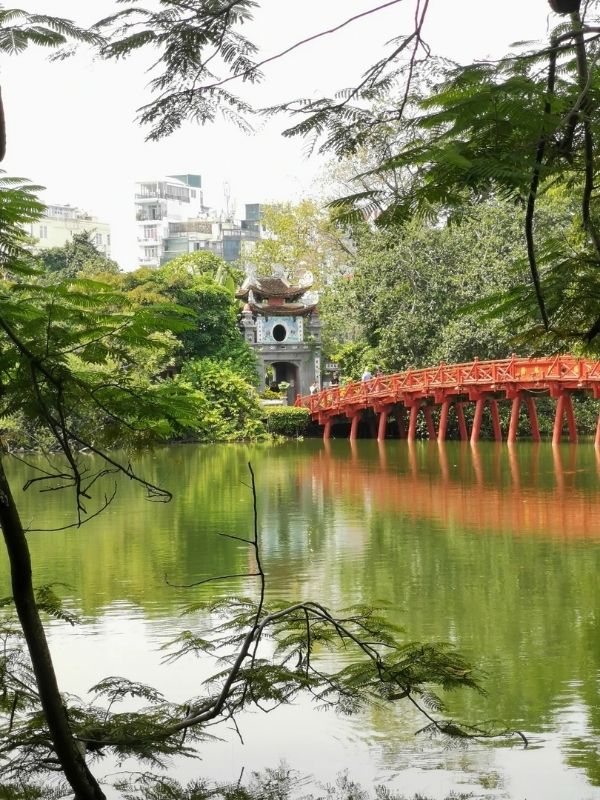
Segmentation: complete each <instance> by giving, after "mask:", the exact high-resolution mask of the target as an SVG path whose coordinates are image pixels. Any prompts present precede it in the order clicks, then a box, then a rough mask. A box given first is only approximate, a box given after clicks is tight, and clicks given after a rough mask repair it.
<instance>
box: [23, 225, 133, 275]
mask: <svg viewBox="0 0 600 800" xmlns="http://www.w3.org/2000/svg"><path fill="white" fill-rule="evenodd" d="M38 258H39V259H40V261H41V262H42V264H43V266H44V269H46V270H47V271H48V272H53V273H60V276H61V277H64V278H74V277H76V276H77V275H79V276H80V277H81V276H83V275H88V276H89V275H100V274H103V273H116V272H118V271H119V266H118V264H117V263H116V261H113V260H112V259H110V258H107V257H106V256H105V255H104V253H101V252H100V250H98V248H97V247H96V245H95V244H94V242H93V241H92V234H91V233H90V232H88V231H84V232H82V233H75V234H73V238H72V240H71V241H70V242H67V243H66V244H64V245H63V246H62V247H50V248H47V249H45V250H41V251H40V252H39V254H38Z"/></svg>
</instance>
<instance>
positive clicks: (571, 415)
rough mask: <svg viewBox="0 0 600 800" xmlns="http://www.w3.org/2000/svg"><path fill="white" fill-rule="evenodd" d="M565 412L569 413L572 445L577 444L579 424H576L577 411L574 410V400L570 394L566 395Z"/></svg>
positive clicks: (568, 423) (568, 421) (568, 420)
mask: <svg viewBox="0 0 600 800" xmlns="http://www.w3.org/2000/svg"><path fill="white" fill-rule="evenodd" d="M565 411H566V412H567V426H568V428H569V441H570V442H571V444H577V424H576V422H575V411H574V410H573V398H572V396H571V395H570V394H569V393H567V394H566V395H565Z"/></svg>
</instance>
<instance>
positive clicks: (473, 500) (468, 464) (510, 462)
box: [310, 443, 600, 540]
mask: <svg viewBox="0 0 600 800" xmlns="http://www.w3.org/2000/svg"><path fill="white" fill-rule="evenodd" d="M377 447H378V462H375V463H374V462H373V460H372V459H370V458H364V457H363V455H364V451H363V452H362V453H361V451H360V449H359V447H358V446H357V445H356V444H354V445H353V447H352V454H351V456H350V458H351V466H350V465H349V463H348V455H347V453H346V454H344V453H343V451H341V450H340V451H339V454H336V453H335V450H334V449H332V447H331V445H330V444H328V443H326V447H325V449H324V451H322V452H320V453H318V454H316V455H315V457H314V458H313V460H312V462H311V463H310V470H311V472H312V476H313V478H315V479H317V480H318V481H319V482H320V483H321V484H322V486H323V489H324V492H325V494H326V495H327V494H332V495H335V494H337V493H338V492H342V493H344V494H346V495H350V496H351V497H352V498H356V499H357V500H360V501H361V502H362V503H364V502H365V501H366V500H367V498H368V503H369V505H370V506H371V507H372V508H381V509H383V510H386V511H389V510H390V509H392V510H396V511H398V512H399V513H401V514H403V515H405V516H410V517H413V518H422V517H426V518H430V519H435V520H438V521H439V522H441V523H443V524H444V525H445V526H451V525H452V524H459V525H461V526H465V527H469V528H473V529H476V530H478V531H481V530H485V531H497V532H512V533H514V534H516V535H520V534H540V535H543V536H551V537H563V538H566V539H584V538H585V539H594V540H597V539H600V495H599V494H598V492H597V486H596V484H597V481H598V477H597V475H598V474H600V456H596V462H595V464H594V466H593V471H594V473H597V474H594V475H593V481H594V484H595V485H594V487H592V488H589V487H586V489H587V490H580V489H577V490H575V483H576V477H577V476H578V474H581V472H583V471H586V470H580V469H578V468H577V461H576V452H577V448H573V447H570V448H568V450H565V451H562V450H561V449H560V448H556V447H553V448H550V447H548V446H545V445H535V444H534V445H532V446H531V448H528V450H529V452H528V453H527V455H528V459H527V460H526V461H525V460H523V459H522V460H519V458H518V457H517V452H516V451H515V448H502V447H498V446H494V445H490V449H486V451H485V455H486V457H485V458H484V457H483V456H482V451H481V450H480V448H479V447H473V446H468V445H458V444H457V445H454V446H452V447H451V449H449V448H448V447H447V446H446V445H445V444H443V443H441V444H438V443H423V444H422V445H415V444H411V443H404V444H402V443H397V444H396V445H392V444H391V443H388V444H387V445H386V444H383V443H378V445H377ZM398 448H399V449H400V450H399V451H398ZM344 449H345V448H344ZM590 449H591V448H590ZM490 450H491V452H490ZM521 452H522V451H521ZM580 452H581V451H580ZM592 452H593V451H592ZM542 453H543V454H544V455H548V454H549V453H551V458H552V461H551V463H552V469H551V471H550V474H548V470H547V464H548V461H547V460H546V461H544V467H540V461H541V454H542ZM423 457H424V461H425V462H426V463H425V464H423V463H421V462H422V461H423ZM425 467H426V468H425ZM588 477H589V475H588Z"/></svg>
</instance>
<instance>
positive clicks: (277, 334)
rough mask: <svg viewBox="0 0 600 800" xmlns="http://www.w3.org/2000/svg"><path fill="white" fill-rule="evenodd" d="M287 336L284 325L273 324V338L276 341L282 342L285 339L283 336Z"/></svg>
mask: <svg viewBox="0 0 600 800" xmlns="http://www.w3.org/2000/svg"><path fill="white" fill-rule="evenodd" d="M286 336H287V331H286V329H285V325H275V327H274V328H273V338H274V339H275V341H276V342H283V341H285V337H286Z"/></svg>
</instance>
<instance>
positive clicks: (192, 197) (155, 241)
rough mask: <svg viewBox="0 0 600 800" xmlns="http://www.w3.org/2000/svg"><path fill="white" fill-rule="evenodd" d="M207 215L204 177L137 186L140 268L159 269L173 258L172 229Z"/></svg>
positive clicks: (172, 177)
mask: <svg viewBox="0 0 600 800" xmlns="http://www.w3.org/2000/svg"><path fill="white" fill-rule="evenodd" d="M205 213H206V209H205V208H204V204H203V199H202V178H201V177H200V175H169V176H168V177H166V178H161V179H159V180H152V181H141V182H139V183H136V187H135V218H136V222H137V241H138V264H139V265H140V266H144V267H159V266H160V265H161V264H164V262H165V261H168V260H169V258H173V255H170V256H168V257H166V253H167V251H168V249H169V248H168V244H167V240H168V239H169V237H170V234H171V230H170V227H171V225H182V224H183V223H184V222H186V221H187V220H191V219H194V218H195V219H198V218H200V217H202V216H203V215H204V214H205ZM176 255H180V253H176Z"/></svg>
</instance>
